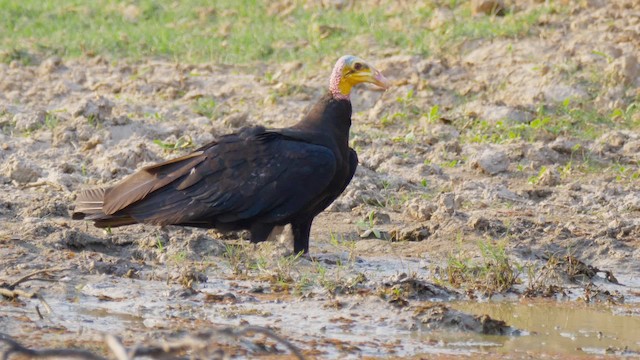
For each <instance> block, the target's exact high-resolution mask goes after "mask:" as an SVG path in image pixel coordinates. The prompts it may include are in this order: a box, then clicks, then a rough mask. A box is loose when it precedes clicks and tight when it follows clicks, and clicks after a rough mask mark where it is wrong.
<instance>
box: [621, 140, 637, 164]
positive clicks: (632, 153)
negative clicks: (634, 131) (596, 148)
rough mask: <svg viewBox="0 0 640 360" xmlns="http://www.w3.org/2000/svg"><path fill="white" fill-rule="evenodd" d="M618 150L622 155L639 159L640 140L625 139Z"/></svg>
mask: <svg viewBox="0 0 640 360" xmlns="http://www.w3.org/2000/svg"><path fill="white" fill-rule="evenodd" d="M620 151H621V152H622V154H623V155H625V156H628V157H630V158H631V159H634V160H635V161H638V159H640V140H631V141H627V142H626V143H625V144H624V146H623V147H622V149H621V150H620Z"/></svg>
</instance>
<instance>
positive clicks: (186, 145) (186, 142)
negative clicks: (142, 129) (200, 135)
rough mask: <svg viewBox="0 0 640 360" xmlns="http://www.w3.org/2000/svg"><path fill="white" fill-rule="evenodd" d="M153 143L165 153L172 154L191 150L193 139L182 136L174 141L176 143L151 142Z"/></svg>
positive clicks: (157, 140)
mask: <svg viewBox="0 0 640 360" xmlns="http://www.w3.org/2000/svg"><path fill="white" fill-rule="evenodd" d="M153 143H154V144H156V145H158V146H160V147H161V148H162V149H164V150H165V151H167V152H174V151H178V150H183V149H190V148H193V147H194V145H193V139H191V136H189V135H183V136H181V137H179V138H178V140H176V142H165V141H162V140H159V139H155V140H153Z"/></svg>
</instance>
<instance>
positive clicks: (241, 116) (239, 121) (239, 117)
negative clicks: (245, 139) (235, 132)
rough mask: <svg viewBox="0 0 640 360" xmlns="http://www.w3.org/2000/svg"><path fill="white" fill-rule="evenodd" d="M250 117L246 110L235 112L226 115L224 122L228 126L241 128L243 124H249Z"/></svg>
mask: <svg viewBox="0 0 640 360" xmlns="http://www.w3.org/2000/svg"><path fill="white" fill-rule="evenodd" d="M248 118H249V113H248V112H246V111H243V112H238V113H233V114H230V115H228V116H226V117H225V118H224V119H223V120H222V122H223V123H224V124H226V125H228V126H231V127H235V128H239V127H243V126H247V119H248Z"/></svg>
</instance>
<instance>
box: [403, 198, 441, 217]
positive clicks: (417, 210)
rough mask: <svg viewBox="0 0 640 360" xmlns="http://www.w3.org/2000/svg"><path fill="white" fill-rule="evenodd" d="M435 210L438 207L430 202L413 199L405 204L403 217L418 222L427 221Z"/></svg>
mask: <svg viewBox="0 0 640 360" xmlns="http://www.w3.org/2000/svg"><path fill="white" fill-rule="evenodd" d="M437 209H438V207H437V206H436V205H435V204H434V203H432V202H430V201H427V200H424V199H421V198H414V199H412V200H410V201H409V203H408V204H407V206H406V208H405V210H404V215H406V216H408V217H410V218H412V219H415V220H418V221H427V220H429V219H431V215H433V213H434V212H435V211H436V210H437Z"/></svg>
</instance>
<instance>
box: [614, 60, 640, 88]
mask: <svg viewBox="0 0 640 360" xmlns="http://www.w3.org/2000/svg"><path fill="white" fill-rule="evenodd" d="M607 71H608V73H609V74H610V75H611V76H612V77H613V78H614V80H618V81H621V82H623V83H624V84H625V85H633V84H635V83H637V82H639V81H640V80H638V78H639V77H640V65H639V64H638V58H636V57H635V56H633V55H627V56H622V57H620V58H618V59H616V60H615V61H613V62H612V63H611V65H609V67H608V69H607Z"/></svg>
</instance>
